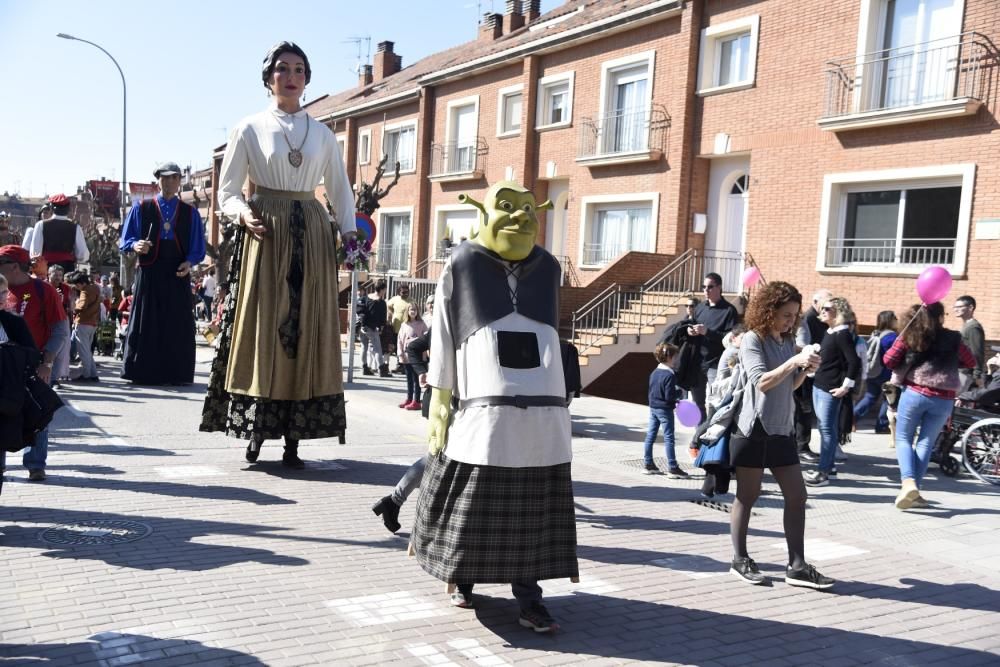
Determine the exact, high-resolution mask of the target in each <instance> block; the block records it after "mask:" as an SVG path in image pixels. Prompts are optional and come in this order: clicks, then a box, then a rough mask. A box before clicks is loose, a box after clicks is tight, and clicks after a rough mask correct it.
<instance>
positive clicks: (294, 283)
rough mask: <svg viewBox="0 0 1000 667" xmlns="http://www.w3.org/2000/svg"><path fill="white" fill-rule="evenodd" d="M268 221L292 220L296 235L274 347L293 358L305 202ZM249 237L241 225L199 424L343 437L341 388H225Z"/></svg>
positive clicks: (232, 430)
mask: <svg viewBox="0 0 1000 667" xmlns="http://www.w3.org/2000/svg"><path fill="white" fill-rule="evenodd" d="M269 222H270V223H271V224H272V225H277V224H286V225H289V227H290V231H291V235H292V237H293V238H294V239H295V240H294V243H293V246H292V260H291V264H290V269H289V275H288V279H287V284H288V289H289V292H290V301H291V304H292V308H291V309H290V310H289V312H288V316H287V318H285V317H284V315H282V323H281V326H280V329H279V330H278V331H277V332H276V337H277V338H278V339H279V340H280V341H281V349H278V350H276V351H275V353H276V354H290V355H291V356H292V357H293V358H294V354H295V351H294V346H295V345H297V339H298V337H299V330H298V329H299V325H298V314H299V301H300V300H301V299H302V298H303V295H302V293H301V285H302V280H303V278H302V271H303V262H302V254H303V252H302V247H301V245H302V231H301V226H302V225H304V224H305V220H304V218H303V216H302V215H301V207H299V206H295V207H294V208H293V213H292V215H291V216H290V218H289V219H288V220H284V221H282V220H274V219H272V220H269ZM246 243H247V234H246V231H245V229H244V228H243V227H242V226H241V227H239V228H238V229H237V230H236V236H235V243H234V247H233V256H232V264H231V265H230V267H229V275H228V277H227V279H226V287H227V293H226V298H225V301H224V304H223V311H222V322H221V326H220V330H219V335H218V351H217V353H216V355H215V359H214V361H213V362H212V369H211V372H210V374H209V382H208V392H207V394H206V396H205V404H204V408H203V410H202V420H201V425H200V427H199V430H201V431H206V432H213V431H215V432H223V433H225V434H226V435H229V436H232V437H234V438H240V439H248V438H250V437H251V436H252V435H256V436H258V437H260V438H263V439H265V440H273V439H279V438H282V437H288V438H291V439H294V440H311V439H318V438H334V437H336V438H338V439H339V440H340V442H341V443H343V442H344V435H345V432H346V429H347V417H346V412H345V408H344V394H343V391H340V392H336V393H332V394H329V395H321V396H312V397H309V398H303V399H297V400H275V399H270V398H266V397H259V396H250V395H247V394H243V393H235V392H233V393H231V392H229V391H227V390H226V387H227V384H226V382H227V372H228V369H229V367H230V354H231V351H232V345H233V334H234V322H235V320H236V319H237V317H236V315H237V306H238V303H237V301H238V295H239V294H240V283H241V281H242V280H244V279H246V276H247V274H248V272H249V273H250V274H253V273H254V272H253V270H252V268H251V267H244V266H243V257H244V255H245V253H244V246H245V244H246ZM330 245H331V247H330V249H329V250H328V252H329V254H330V255H331V258H330V263H329V266H330V267H332V270H333V271H334V275H336V263H335V260H334V257H335V249H334V247H333V245H332V243H331V244H330ZM324 250H326V249H324ZM293 274H294V275H293ZM250 280H253V275H251V277H250ZM290 348H291V349H290ZM335 352H336V354H337V355H338V357H337V359H336V360H335V361H336V362H337V363H336V364H331V366H332V368H331V369H330V370H329V371H328V372H331V373H335V374H339V373H340V372H341V371H340V364H339V354H340V347H339V345H337V346H336V350H335ZM235 361H237V362H239V363H238V364H236V365H240V364H243V361H242V360H235ZM245 361H246V364H249V365H252V364H253V363H254V362H253V360H250V359H248V360H245ZM337 384H338V385H339V384H340V382H339V381H338V382H337Z"/></svg>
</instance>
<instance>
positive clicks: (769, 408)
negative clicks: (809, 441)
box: [729, 282, 833, 589]
mask: <svg viewBox="0 0 1000 667" xmlns="http://www.w3.org/2000/svg"><path fill="white" fill-rule="evenodd" d="M801 310H802V295H801V294H799V291H798V290H797V289H795V288H794V287H793V286H792V285H789V284H788V283H783V282H774V283H768V284H767V285H765V286H764V287H763V288H761V289H759V290H758V291H756V293H755V294H754V295H753V298H752V299H751V301H750V304H749V306H747V311H746V321H745V324H746V327H747V329H748V330H749V331H747V333H746V334H744V335H743V340H742V342H741V344H740V365H741V366H742V367H743V372H745V373H746V386H747V388H746V390H745V391H744V392H743V399H742V404H741V405H740V410H739V413H738V414H737V415H736V426H737V428H736V431H735V432H734V433H733V436H732V438H731V440H730V462H731V463H732V466H733V468H734V470H735V477H736V500H735V501H734V502H733V510H732V515H731V517H730V531H731V536H732V540H733V550H734V552H735V553H734V554H733V563H732V567H731V568H730V570H729V571H730V572H731V573H732V574H734V575H735V576H736V577H738V578H740V579H742V580H743V581H745V582H747V583H749V584H762V583H764V581H765V577H764V575H762V574H761V573H760V570H759V569H758V568H757V564H756V563H755V562H754V560H753V559H752V558H750V556H749V554H748V553H747V530H748V528H749V525H750V513H751V510H752V509H753V505H754V503H755V502H757V498H758V497H759V496H760V487H761V481H762V480H763V477H764V468H770V469H771V474H772V475H774V478H775V479H776V480H777V482H778V486H779V487H780V488H781V495H782V496H783V497H784V500H785V516H784V525H785V540H786V541H787V542H788V566H787V568H786V569H785V582H786V583H787V584H789V585H790V586H805V587H808V588H819V589H825V588H830V587H831V586H833V580H832V579H830V578H828V577H824V576H823V575H821V574H820V573H819V572H817V571H816V568H814V567H813V566H812V565H809V564H808V563H807V562H806V560H805V545H804V541H805V537H804V536H805V527H806V487H805V484H804V483H803V481H802V469H801V467H800V466H799V457H798V453H797V451H796V445H795V437H794V433H795V425H794V417H793V416H794V413H795V406H794V404H793V401H792V392H794V391H795V389H796V388H797V387H798V386H799V385H801V384H802V382H803V381H804V380H805V378H806V374H807V373H809V372H811V371H814V370H815V369H816V367H817V366H818V365H819V361H820V359H819V355H818V354H817V353H816V352H817V351H816V348H815V347H814V346H812V345H807V346H806V347H805V349H803V350H802V351H800V352H796V347H795V332H796V331H797V330H798V325H799V315H800V311H801Z"/></svg>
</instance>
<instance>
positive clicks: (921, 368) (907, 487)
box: [883, 302, 976, 510]
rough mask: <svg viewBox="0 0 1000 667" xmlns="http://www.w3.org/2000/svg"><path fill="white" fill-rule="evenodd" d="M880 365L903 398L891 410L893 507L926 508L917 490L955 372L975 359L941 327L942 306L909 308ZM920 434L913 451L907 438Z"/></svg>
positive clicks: (955, 383) (949, 401) (948, 404)
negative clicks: (895, 474) (895, 468)
mask: <svg viewBox="0 0 1000 667" xmlns="http://www.w3.org/2000/svg"><path fill="white" fill-rule="evenodd" d="M883 363H884V364H885V366H886V367H887V368H890V369H892V370H893V371H894V372H895V373H896V375H897V376H902V382H903V386H904V389H903V395H902V396H900V398H899V405H898V406H897V408H896V459H897V460H898V461H899V477H900V490H899V495H897V496H896V507H898V508H899V509H901V510H905V509H909V508H911V507H918V508H922V507H927V501H926V500H924V498H923V496H921V495H920V485H921V482H922V481H923V478H924V473H926V472H927V466H928V465H929V464H930V460H931V451H932V450H933V449H934V443H935V442H936V441H937V437H938V434H939V433H941V429H942V428H944V425H945V422H947V421H948V417H949V416H950V415H951V409H952V407H953V406H954V403H955V396H956V395H957V393H958V390H959V389H960V388H961V386H962V380H961V376H960V375H959V373H958V369H959V367H961V368H975V367H976V357H975V356H974V355H973V354H972V350H970V349H969V348H968V347H966V345H965V343H963V342H962V334H961V333H959V332H958V331H952V330H950V329H945V328H944V306H943V305H942V304H941V303H940V302H937V303H932V304H930V305H928V306H921V305H915V306H912V307H911V308H910V309H909V310H908V311H907V312H906V315H905V316H904V324H903V330H902V333H900V334H899V337H898V338H896V342H895V343H893V344H892V347H890V348H889V351H888V352H886V353H885V357H884V358H883ZM918 428H919V429H920V436H919V437H918V438H917V442H916V446H914V443H913V439H914V436H916V434H917V429H918Z"/></svg>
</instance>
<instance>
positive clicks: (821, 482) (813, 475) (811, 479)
mask: <svg viewBox="0 0 1000 667" xmlns="http://www.w3.org/2000/svg"><path fill="white" fill-rule="evenodd" d="M803 477H804V478H805V482H806V486H829V485H830V476H829V475H827V474H826V473H825V472H822V471H819V470H810V471H809V472H807V473H806V474H805V475H803Z"/></svg>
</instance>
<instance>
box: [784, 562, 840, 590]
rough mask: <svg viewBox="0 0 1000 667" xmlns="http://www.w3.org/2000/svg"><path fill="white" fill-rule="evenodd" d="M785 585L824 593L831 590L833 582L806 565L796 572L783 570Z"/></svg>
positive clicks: (788, 569)
mask: <svg viewBox="0 0 1000 667" xmlns="http://www.w3.org/2000/svg"><path fill="white" fill-rule="evenodd" d="M785 583H786V584H788V585H789V586H802V587H803V588H815V589H816V590H820V591H825V590H826V589H828V588H833V584H834V581H833V579H831V578H830V577H824V576H823V575H822V574H820V573H819V572H817V571H816V568H814V567H813V566H812V565H809V564H808V563H806V565H805V567H803V568H801V569H798V570H793V569H792V568H790V567H789V568H787V569H786V570H785Z"/></svg>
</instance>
